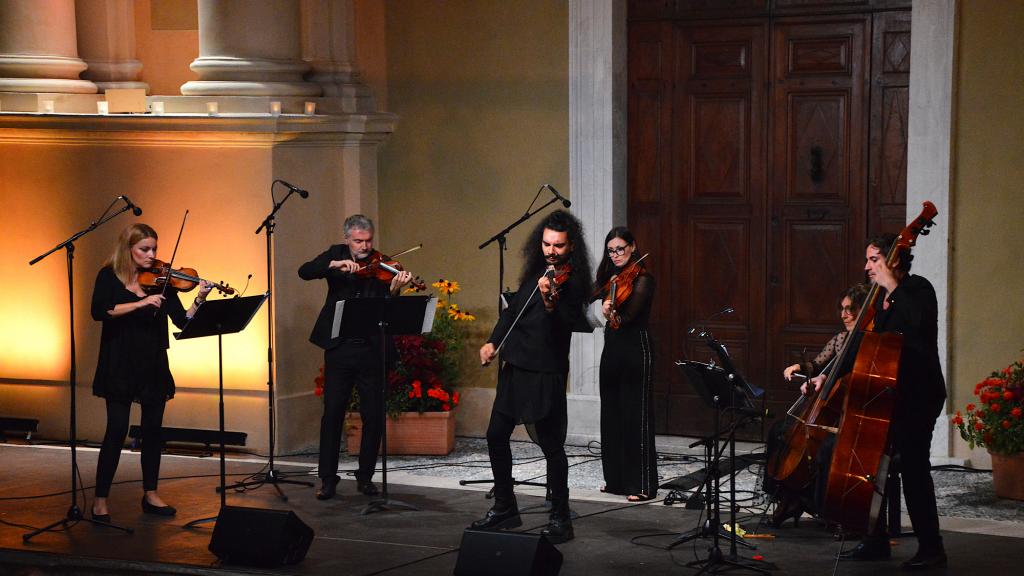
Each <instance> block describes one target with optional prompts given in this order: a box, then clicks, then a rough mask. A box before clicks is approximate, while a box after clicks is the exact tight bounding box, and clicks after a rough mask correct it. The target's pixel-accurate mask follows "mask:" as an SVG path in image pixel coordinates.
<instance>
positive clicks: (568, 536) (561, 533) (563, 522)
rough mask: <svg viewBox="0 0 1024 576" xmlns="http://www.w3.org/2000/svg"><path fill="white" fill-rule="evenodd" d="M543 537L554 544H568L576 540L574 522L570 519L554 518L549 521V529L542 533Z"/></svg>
mask: <svg viewBox="0 0 1024 576" xmlns="http://www.w3.org/2000/svg"><path fill="white" fill-rule="evenodd" d="M540 534H541V536H544V537H546V538H547V539H548V542H551V543H552V544H561V543H562V542H568V541H569V540H572V539H573V538H575V536H576V535H575V534H574V533H573V531H572V520H570V519H569V518H568V517H565V518H562V517H554V516H553V517H552V518H551V520H550V521H548V526H547V528H545V529H543V530H541V531H540Z"/></svg>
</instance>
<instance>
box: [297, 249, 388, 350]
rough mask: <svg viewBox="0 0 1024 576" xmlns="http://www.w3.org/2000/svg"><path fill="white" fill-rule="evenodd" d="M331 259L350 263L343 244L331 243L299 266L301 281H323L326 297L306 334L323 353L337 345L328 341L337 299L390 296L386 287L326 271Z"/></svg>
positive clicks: (366, 279)
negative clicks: (331, 244)
mask: <svg viewBox="0 0 1024 576" xmlns="http://www.w3.org/2000/svg"><path fill="white" fill-rule="evenodd" d="M332 260H353V258H352V252H351V251H350V250H349V248H348V246H346V245H345V244H335V245H334V246H331V247H330V248H328V249H327V250H325V251H323V252H322V253H321V254H320V255H319V256H317V257H316V258H313V259H312V260H310V261H309V262H306V263H305V264H303V265H302V266H300V267H299V277H300V278H302V279H303V280H317V279H320V278H323V279H325V280H327V298H326V300H325V301H324V306H323V308H321V309H320V315H319V316H318V317H317V319H316V324H314V325H313V332H312V333H311V334H310V335H309V341H310V342H312V343H313V344H316V345H317V346H319V347H321V348H323V349H325V350H329V349H331V348H334V347H335V346H337V345H338V344H340V343H341V339H334V340H332V339H331V325H332V323H333V322H334V307H335V305H336V304H337V303H338V302H339V301H340V300H350V299H352V298H368V297H388V296H390V295H391V287H390V284H385V283H383V282H380V281H379V280H376V279H374V278H361V277H359V276H356V275H355V274H349V273H346V272H342V271H341V270H338V269H337V268H329V266H330V264H331V261H332Z"/></svg>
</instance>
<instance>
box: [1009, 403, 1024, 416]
mask: <svg viewBox="0 0 1024 576" xmlns="http://www.w3.org/2000/svg"><path fill="white" fill-rule="evenodd" d="M1021 412H1022V411H1021V409H1020V406H1018V407H1016V408H1014V409H1013V410H1010V416H1013V417H1014V418H1020V416H1021Z"/></svg>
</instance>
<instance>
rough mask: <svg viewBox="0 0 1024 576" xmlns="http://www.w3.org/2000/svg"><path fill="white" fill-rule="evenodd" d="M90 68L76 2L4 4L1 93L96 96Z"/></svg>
mask: <svg viewBox="0 0 1024 576" xmlns="http://www.w3.org/2000/svg"><path fill="white" fill-rule="evenodd" d="M85 68H86V64H85V62H83V61H82V60H81V59H80V58H79V57H78V44H77V40H76V38H75V2H74V0H0V92H63V93H71V94H95V93H96V85H95V84H93V83H92V82H90V81H88V80H79V79H78V75H79V74H80V73H81V72H82V71H83V70H85Z"/></svg>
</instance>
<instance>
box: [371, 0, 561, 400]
mask: <svg viewBox="0 0 1024 576" xmlns="http://www.w3.org/2000/svg"><path fill="white" fill-rule="evenodd" d="M385 7H386V22H387V30H386V36H387V49H386V53H387V59H386V63H387V85H388V95H387V102H388V111H389V112H393V113H396V114H398V115H399V117H400V120H399V123H398V128H397V130H396V131H395V133H394V135H393V136H392V138H391V139H390V140H389V141H388V143H387V144H386V146H385V148H384V151H383V154H382V156H381V163H380V177H381V180H380V190H381V192H380V213H381V218H380V225H379V228H380V233H379V238H380V247H381V248H382V249H383V250H386V251H387V250H391V251H398V250H402V249H404V248H406V247H408V246H411V245H414V244H417V243H419V242H423V244H424V248H423V250H420V251H418V252H415V253H413V254H410V255H409V256H408V257H406V258H405V260H403V264H405V265H406V267H407V268H409V269H410V270H412V271H413V272H414V273H416V274H420V275H422V276H423V278H424V279H426V280H427V281H428V283H429V282H432V281H435V280H436V279H437V278H439V277H444V278H449V279H454V280H457V281H459V283H460V284H461V286H462V287H463V291H462V292H461V293H459V294H457V295H456V302H457V303H459V304H460V306H462V307H463V308H467V309H469V310H471V311H472V312H473V313H474V314H476V315H477V318H478V320H477V321H476V322H475V323H473V324H472V325H471V328H472V329H473V331H474V334H473V336H472V338H471V339H470V344H469V345H468V346H467V350H466V357H465V359H466V366H465V367H466V370H465V371H464V374H465V375H466V378H465V380H464V382H462V384H463V385H465V386H493V385H494V384H493V382H494V374H495V372H494V370H493V369H488V370H481V369H480V368H479V363H478V362H476V363H475V364H474V362H473V357H474V355H475V351H476V349H477V348H479V345H480V344H482V340H483V339H484V338H486V334H489V333H490V330H491V327H492V326H493V323H494V321H495V318H496V304H495V301H496V298H497V295H496V291H497V283H498V251H497V247H496V245H491V246H489V247H488V248H487V249H485V250H478V249H477V246H479V245H480V244H481V243H483V242H484V241H485V240H487V239H488V238H489V237H490V236H492V235H493V234H494V233H496V232H497V231H499V230H501V229H502V228H504V227H505V226H507V225H508V224H511V223H512V222H513V221H514V220H516V219H517V218H518V217H520V216H521V215H522V214H523V213H524V212H525V211H526V208H527V206H529V204H530V201H531V200H532V199H533V197H534V194H535V193H536V191H537V189H538V188H539V187H540V186H541V185H542V184H544V183H545V182H549V183H551V184H553V185H554V186H555V187H556V188H559V189H560V190H561V191H562V192H563V193H568V192H569V190H568V188H569V185H568V181H569V172H568V170H569V168H568V159H569V148H568V146H569V144H568V113H569V88H568V40H567V35H568V21H567V18H568V12H567V7H566V5H565V3H564V2H551V1H550V0H530V1H523V2H506V1H503V0H486V1H480V0H458V1H449V2H387V3H385ZM364 62H367V61H366V60H364ZM546 194H547V192H546V191H545V196H543V197H542V199H541V201H547V199H548V196H546ZM537 218H539V217H537ZM535 223H536V219H535V220H532V221H530V222H529V223H527V224H525V225H523V226H521V227H520V228H518V229H516V230H515V231H514V232H513V233H512V234H511V235H510V236H509V251H508V252H507V253H506V274H505V282H506V284H507V285H515V283H516V281H517V277H518V274H519V266H520V259H519V249H520V247H521V246H522V243H523V240H524V238H525V237H526V236H527V234H528V231H529V228H530V227H532V226H533V225H534V224H535Z"/></svg>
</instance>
